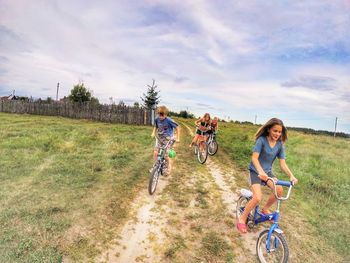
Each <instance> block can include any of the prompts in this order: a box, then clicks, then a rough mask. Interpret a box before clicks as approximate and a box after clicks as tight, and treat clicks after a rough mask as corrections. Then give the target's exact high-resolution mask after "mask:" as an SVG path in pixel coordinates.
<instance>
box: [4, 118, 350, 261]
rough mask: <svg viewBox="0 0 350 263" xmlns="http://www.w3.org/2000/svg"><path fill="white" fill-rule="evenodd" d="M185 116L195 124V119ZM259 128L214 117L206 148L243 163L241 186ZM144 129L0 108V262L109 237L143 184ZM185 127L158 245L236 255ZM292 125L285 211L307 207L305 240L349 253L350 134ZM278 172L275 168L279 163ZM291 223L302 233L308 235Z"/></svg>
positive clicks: (235, 237)
mask: <svg viewBox="0 0 350 263" xmlns="http://www.w3.org/2000/svg"><path fill="white" fill-rule="evenodd" d="M181 122H185V123H187V124H189V126H191V127H193V120H181ZM257 129H258V126H253V125H238V124H233V123H220V132H219V136H218V141H219V145H220V149H219V152H218V154H217V155H216V156H215V157H211V158H213V159H212V160H215V161H216V162H217V163H220V162H221V163H222V164H223V167H226V168H225V169H230V166H228V165H227V164H228V163H231V164H232V162H231V160H232V161H233V163H235V164H236V166H237V167H239V168H240V169H241V172H237V175H236V176H235V178H236V181H237V185H238V186H239V187H242V186H246V180H245V178H244V176H245V174H246V171H245V170H246V169H247V166H248V163H249V161H250V155H251V148H252V146H253V144H254V133H255V132H256V130H257ZM150 133H151V127H142V126H128V125H112V124H103V123H97V122H91V121H84V120H71V119H64V118H57V117H43V116H26V115H14V114H1V113H0V180H1V186H0V225H1V228H0V262H61V261H62V260H63V258H65V257H66V256H68V257H69V258H70V259H72V260H73V261H80V262H86V260H87V261H89V260H90V261H92V260H93V258H94V257H95V256H96V255H98V254H99V253H100V251H103V250H104V249H105V246H107V245H108V244H109V243H110V241H111V240H112V239H113V238H115V235H116V233H117V232H116V229H118V227H119V226H122V225H124V223H125V222H126V220H127V218H128V217H129V216H130V215H129V212H130V211H129V207H130V204H131V203H132V202H133V200H134V198H135V196H136V195H137V194H138V192H139V191H140V189H145V186H147V181H148V169H149V168H150V166H151V162H152V161H151V159H152V141H153V140H152V139H151V137H150ZM185 133H187V132H185V131H184V132H183V137H185V138H182V143H181V144H180V145H178V146H177V147H178V148H177V151H178V157H177V159H176V163H175V167H176V169H175V171H174V172H173V173H172V176H170V178H169V184H168V185H167V187H166V188H165V190H164V193H163V195H162V196H161V200H160V204H164V205H167V206H168V208H169V209H172V210H171V211H172V213H173V214H171V216H170V219H168V227H169V229H167V232H166V234H167V236H168V240H167V241H166V242H165V243H164V247H162V248H161V249H163V250H164V257H165V258H166V259H167V260H170V261H171V260H173V261H174V260H175V261H174V262H185V261H186V259H188V258H194V259H195V258H196V259H198V260H201V261H210V260H218V262H221V261H220V260H223V261H224V262H225V261H226V262H232V260H233V262H234V258H239V256H240V255H239V253H238V252H239V251H240V250H242V249H244V247H242V244H240V243H239V242H240V240H241V237H240V236H239V234H238V233H237V232H236V231H231V229H233V228H234V225H233V221H232V219H231V218H230V215H229V214H227V213H226V212H225V207H224V206H223V205H222V203H221V201H220V190H219V189H218V187H217V186H216V185H215V183H214V181H213V179H212V178H211V175H210V174H209V173H208V170H207V168H206V166H203V165H199V164H198V163H197V161H196V159H195V157H194V155H193V153H192V150H191V151H188V146H187V145H188V144H189V142H190V139H191V137H190V136H189V134H185ZM289 135H290V139H289V140H288V142H287V144H286V151H287V163H288V165H289V166H290V168H291V169H292V171H293V172H294V174H295V176H296V177H297V178H298V179H299V182H300V183H299V184H298V185H297V187H295V189H294V192H293V195H292V198H291V199H290V200H289V201H288V202H287V204H286V205H285V204H283V207H282V209H283V210H282V217H283V219H284V218H285V217H290V220H291V221H293V222H294V221H295V222H299V221H302V220H300V218H298V219H297V218H293V217H294V216H296V215H302V217H303V219H304V217H305V220H307V222H308V224H307V225H308V226H310V227H311V228H312V231H307V233H308V234H309V235H310V234H311V235H314V236H313V238H311V239H308V237H306V236H305V239H307V241H308V242H309V241H310V242H312V244H310V247H311V248H312V249H313V250H315V249H320V252H319V253H320V255H322V253H327V252H322V251H321V250H322V249H324V245H322V246H319V247H317V246H318V243H317V240H319V239H322V240H323V241H325V242H326V243H327V244H328V246H329V247H333V248H334V249H335V250H336V251H337V253H338V254H339V255H341V256H340V258H341V259H344V261H345V262H349V261H350V259H349V255H348V247H349V240H350V234H349V229H350V218H349V214H350V212H349V210H350V207H349V206H350V202H349V197H348V194H349V192H350V191H349V190H350V189H349V187H350V178H349V176H348V175H349V174H350V167H349V163H350V141H349V140H347V139H338V138H336V139H334V138H332V137H327V136H315V135H306V134H302V133H299V132H293V131H291V132H290V134H289ZM227 159H230V162H228V161H227ZM225 163H226V166H225ZM236 166H235V167H236ZM232 170H233V171H234V170H239V169H235V168H232ZM189 171H190V172H191V173H189ZM276 174H277V175H280V174H281V173H280V172H279V171H278V167H276ZM280 177H281V178H283V179H287V178H286V177H285V176H280ZM238 180H241V181H238ZM287 207H288V209H286V208H287ZM283 223H285V221H284V222H283ZM292 225H293V224H289V228H287V234H288V236H292V235H293V230H294V228H292V227H291V226H292ZM303 226H304V225H302V227H303ZM293 227H294V226H293ZM302 227H301V228H302ZM296 231H297V232H296V233H295V234H297V235H298V236H299V237H301V238H304V235H306V234H305V233H303V232H302V231H300V228H299V229H298V230H296ZM293 240H294V239H293V238H291V242H293ZM296 240H297V239H296ZM321 243H322V242H320V244H321ZM305 244H307V242H305ZM322 244H323V243H322ZM292 245H293V244H292ZM294 245H295V246H294V247H296V244H294ZM304 247H305V248H304ZM310 247H308V246H302V247H301V248H299V249H300V252H302V249H305V251H307V250H310V249H311V248H310ZM236 248H237V250H236ZM298 253H299V251H298ZM249 256H252V255H249ZM317 256H318V255H317V253H316V258H317ZM305 258H308V254H307V253H306V254H305V255H303V259H305ZM313 258H315V255H314V257H313ZM339 261H340V260H339V257H338V258H337V260H336V261H335V262H339Z"/></svg>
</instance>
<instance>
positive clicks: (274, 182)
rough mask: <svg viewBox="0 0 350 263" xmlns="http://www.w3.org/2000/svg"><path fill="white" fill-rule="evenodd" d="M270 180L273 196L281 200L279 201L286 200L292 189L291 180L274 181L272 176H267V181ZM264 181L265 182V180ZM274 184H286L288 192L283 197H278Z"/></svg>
mask: <svg viewBox="0 0 350 263" xmlns="http://www.w3.org/2000/svg"><path fill="white" fill-rule="evenodd" d="M269 180H271V181H272V183H273V187H274V195H275V197H276V198H277V199H278V200H281V201H284V200H287V199H288V198H289V196H290V193H291V191H292V188H293V186H294V183H293V182H289V181H282V180H277V181H275V180H274V179H273V178H271V177H269V178H267V181H269ZM267 181H266V182H267ZM276 185H281V186H286V187H288V193H287V195H286V196H285V197H278V195H277V189H276Z"/></svg>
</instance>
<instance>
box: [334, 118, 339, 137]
mask: <svg viewBox="0 0 350 263" xmlns="http://www.w3.org/2000/svg"><path fill="white" fill-rule="evenodd" d="M337 124H338V117H335V125H334V138H335V135H336V133H337Z"/></svg>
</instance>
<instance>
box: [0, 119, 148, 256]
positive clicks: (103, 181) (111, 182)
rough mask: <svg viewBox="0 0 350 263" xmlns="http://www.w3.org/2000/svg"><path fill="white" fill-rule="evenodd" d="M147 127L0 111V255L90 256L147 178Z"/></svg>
mask: <svg viewBox="0 0 350 263" xmlns="http://www.w3.org/2000/svg"><path fill="white" fill-rule="evenodd" d="M150 133H151V128H150V127H141V126H140V127H135V126H126V125H112V124H103V123H95V122H88V121H82V120H70V119H63V118H57V117H43V116H23V115H10V114H0V180H1V186H0V188H1V189H0V225H1V228H0V262H61V260H62V258H63V256H64V255H69V256H70V257H71V258H72V259H73V260H74V259H76V260H78V259H80V258H84V257H86V256H87V257H88V258H89V257H90V258H93V256H94V255H96V254H97V253H98V251H99V249H100V248H101V247H103V245H104V243H107V242H108V241H109V240H110V239H111V238H112V231H113V229H114V228H115V227H116V226H117V225H119V224H123V223H124V219H125V218H126V216H127V214H128V204H129V203H130V202H131V200H132V199H133V198H134V196H135V194H136V193H137V192H138V189H140V187H143V186H144V185H145V184H146V182H147V180H148V172H147V170H148V169H149V166H150V162H151V158H152V147H151V145H152V139H151V138H150ZM144 171H145V172H144Z"/></svg>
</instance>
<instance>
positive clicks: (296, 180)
mask: <svg viewBox="0 0 350 263" xmlns="http://www.w3.org/2000/svg"><path fill="white" fill-rule="evenodd" d="M290 181H291V182H293V184H294V185H296V184H297V183H298V179H297V178H295V177H294V176H293V175H292V176H291V177H290Z"/></svg>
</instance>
